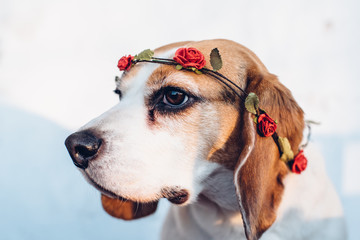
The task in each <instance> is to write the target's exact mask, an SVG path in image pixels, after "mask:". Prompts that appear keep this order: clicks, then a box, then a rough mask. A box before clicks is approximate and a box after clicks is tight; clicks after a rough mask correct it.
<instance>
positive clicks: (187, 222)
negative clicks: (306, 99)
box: [65, 40, 346, 240]
mask: <svg viewBox="0 0 360 240" xmlns="http://www.w3.org/2000/svg"><path fill="white" fill-rule="evenodd" d="M181 47H193V48H196V49H198V50H200V51H201V52H202V53H204V55H205V60H206V62H207V63H206V66H207V65H209V64H208V63H209V62H210V61H209V55H210V52H211V50H212V49H213V48H218V50H219V52H220V53H221V58H222V59H223V67H222V68H221V70H219V72H220V73H221V74H223V75H225V76H227V77H228V78H229V79H231V80H232V81H234V82H235V83H236V84H237V85H238V86H240V87H241V88H242V89H245V90H246V91H247V92H254V93H256V94H257V96H259V99H260V106H262V107H263V109H266V111H267V112H268V113H269V114H270V115H271V116H272V117H273V118H274V119H277V120H278V121H279V125H278V128H277V133H278V134H279V135H281V136H284V137H287V138H288V140H289V142H290V143H291V147H292V150H293V151H294V152H296V151H297V149H298V148H299V145H300V144H301V142H302V139H303V130H304V118H303V115H304V113H303V111H302V109H301V108H300V107H299V105H298V104H297V103H296V101H295V99H294V98H293V96H292V94H291V93H290V91H289V90H288V89H287V88H286V87H285V86H284V85H282V84H281V83H280V82H279V81H278V79H277V77H276V76H275V75H273V74H271V73H269V72H268V70H267V69H266V67H265V66H264V65H263V63H262V62H261V61H260V60H259V59H258V57H257V56H256V55H255V54H254V53H253V52H251V51H250V50H249V49H247V48H245V47H244V46H242V45H240V44H237V43H235V42H233V41H229V40H206V41H200V42H179V43H174V44H170V45H166V46H163V47H160V48H158V49H156V50H155V56H156V57H159V58H168V59H169V58H170V59H172V58H173V57H174V54H175V51H176V50H177V49H178V48H181ZM115 92H116V93H117V94H119V97H120V101H119V103H118V104H117V105H115V106H114V107H113V108H111V109H110V110H108V111H107V112H105V113H104V114H102V115H101V116H99V117H97V118H96V119H94V120H92V121H90V122H89V123H88V124H86V125H85V126H83V127H82V128H81V129H80V130H79V131H77V132H76V133H73V134H72V135H70V136H69V137H68V138H67V139H66V141H65V144H66V147H67V149H68V151H69V153H70V155H71V157H72V160H73V162H74V164H75V165H76V166H77V167H78V168H79V170H80V171H81V172H82V174H83V175H84V177H85V179H86V180H87V181H88V182H89V183H90V184H91V185H93V186H94V187H95V188H97V189H98V190H99V191H100V192H101V201H102V205H103V207H104V209H105V211H106V212H107V213H109V214H110V215H112V216H114V217H117V218H121V219H125V220H131V219H137V218H141V217H144V216H147V215H149V214H152V213H154V212H155V210H156V207H157V203H158V201H159V200H160V199H161V198H167V199H168V200H169V201H170V202H171V203H173V204H172V206H171V208H170V210H169V213H168V215H167V217H166V219H165V222H164V225H163V230H162V234H161V238H162V239H172V240H177V239H178V240H183V239H184V240H185V239H189V240H190V239H192V240H194V239H196V240H202V239H204V240H208V239H227V240H230V239H234V240H235V239H236V240H240V239H248V240H254V239H260V238H261V239H271V240H274V239H293V240H295V239H327V240H329V239H345V238H346V233H345V224H344V218H343V212H342V207H341V203H340V201H339V199H338V197H337V194H336V192H335V190H334V188H333V186H332V184H331V183H330V180H329V179H328V177H327V176H326V173H325V167H324V163H323V160H322V158H321V156H320V155H319V154H317V153H316V150H315V149H312V148H311V146H310V147H308V148H306V149H305V153H306V155H307V159H308V168H307V169H306V171H305V172H303V173H302V174H301V175H299V174H294V173H292V172H291V171H289V169H288V167H287V166H286V164H285V163H284V162H283V161H281V160H280V153H279V150H278V146H277V145H276V144H275V143H274V141H273V140H272V139H271V138H265V137H261V136H260V135H259V134H257V130H256V126H255V124H254V119H253V116H252V114H251V113H249V112H248V111H246V110H245V107H244V104H243V102H242V101H241V99H239V98H238V97H237V96H236V95H235V94H234V93H233V92H232V91H230V90H229V88H228V87H227V86H226V85H224V84H222V83H221V82H219V81H216V80H215V79H214V78H212V77H211V76H208V75H206V74H196V73H194V72H191V71H190V72H189V71H182V70H177V69H176V68H175V67H174V66H169V65H163V64H150V63H146V62H142V63H138V64H136V65H135V66H133V67H132V68H131V69H130V70H129V71H125V72H124V74H123V75H122V76H121V78H117V81H116V90H115Z"/></svg>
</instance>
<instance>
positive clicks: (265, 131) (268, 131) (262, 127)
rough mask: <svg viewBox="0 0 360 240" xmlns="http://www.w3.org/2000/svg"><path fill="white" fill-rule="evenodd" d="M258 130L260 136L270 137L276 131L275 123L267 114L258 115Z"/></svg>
mask: <svg viewBox="0 0 360 240" xmlns="http://www.w3.org/2000/svg"><path fill="white" fill-rule="evenodd" d="M257 125H258V129H259V132H260V134H261V135H262V136H264V137H270V136H271V135H273V134H274V132H275V131H276V127H277V126H276V123H275V121H274V120H273V119H272V118H271V117H269V115H267V113H263V114H260V116H259V117H258V124H257Z"/></svg>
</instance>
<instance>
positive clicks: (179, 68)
mask: <svg viewBox="0 0 360 240" xmlns="http://www.w3.org/2000/svg"><path fill="white" fill-rule="evenodd" d="M175 68H176V69H177V70H181V69H182V68H183V66H181V65H180V64H178V65H176V67H175Z"/></svg>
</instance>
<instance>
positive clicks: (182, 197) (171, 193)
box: [84, 172, 189, 204]
mask: <svg viewBox="0 0 360 240" xmlns="http://www.w3.org/2000/svg"><path fill="white" fill-rule="evenodd" d="M84 175H85V178H86V179H87V181H88V182H89V183H90V184H91V185H92V186H93V187H95V188H96V189H97V190H98V191H99V192H100V193H101V194H103V195H105V196H107V197H109V198H112V199H118V200H121V201H128V199H126V198H124V197H121V196H119V195H117V194H116V193H114V192H112V191H110V190H108V189H106V188H104V187H102V186H100V185H99V184H98V183H97V182H96V181H95V180H93V179H92V178H91V177H90V176H89V175H88V174H87V173H86V172H84ZM161 196H162V198H166V199H167V200H169V202H171V203H173V204H183V203H185V202H186V201H187V200H188V199H189V192H188V191H187V190H186V189H180V188H178V187H174V188H164V189H162V190H161ZM157 201H159V199H154V201H152V202H157Z"/></svg>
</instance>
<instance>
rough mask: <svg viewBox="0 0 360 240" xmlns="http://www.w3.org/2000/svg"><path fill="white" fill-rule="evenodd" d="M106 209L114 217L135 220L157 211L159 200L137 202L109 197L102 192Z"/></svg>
mask: <svg viewBox="0 0 360 240" xmlns="http://www.w3.org/2000/svg"><path fill="white" fill-rule="evenodd" d="M101 203H102V206H103V208H104V210H105V211H106V212H107V213H108V214H110V215H111V216H113V217H116V218H121V219H123V220H133V219H138V218H142V217H146V216H148V215H150V214H152V213H154V212H155V211H156V208H157V204H158V202H151V203H136V202H133V201H129V200H120V199H113V198H109V197H107V196H105V195H103V194H101Z"/></svg>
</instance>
